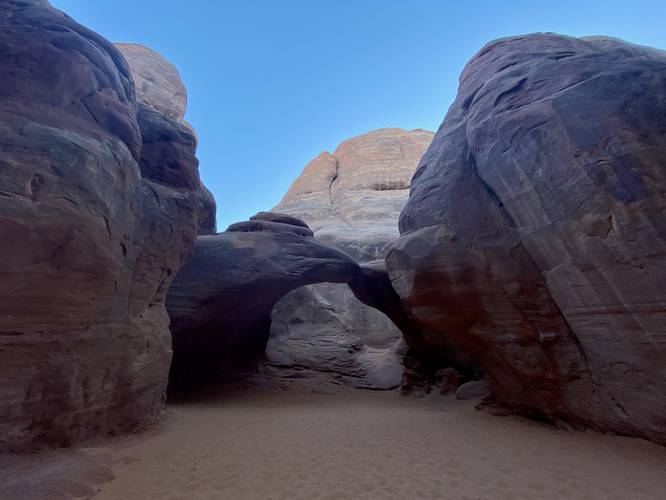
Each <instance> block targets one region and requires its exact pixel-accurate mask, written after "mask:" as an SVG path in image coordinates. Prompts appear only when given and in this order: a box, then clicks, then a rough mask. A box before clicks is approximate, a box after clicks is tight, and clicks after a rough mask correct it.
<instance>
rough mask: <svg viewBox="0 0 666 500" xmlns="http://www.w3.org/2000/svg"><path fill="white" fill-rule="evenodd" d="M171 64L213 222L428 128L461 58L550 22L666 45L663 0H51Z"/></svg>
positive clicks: (250, 210)
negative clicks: (344, 156)
mask: <svg viewBox="0 0 666 500" xmlns="http://www.w3.org/2000/svg"><path fill="white" fill-rule="evenodd" d="M51 3H52V4H53V5H54V6H56V7H58V8H60V9H62V10H64V11H66V12H67V13H68V14H70V15H71V16H73V17H74V18H75V19H77V20H78V21H79V22H81V23H83V24H85V25H87V26H88V27H90V28H92V29H94V30H95V31H97V32H99V33H100V34H102V35H104V36H105V37H106V38H108V39H110V40H112V41H123V42H137V43H141V44H144V45H147V46H149V47H151V48H153V49H155V50H157V51H159V52H161V53H162V54H164V55H165V56H166V57H167V58H168V59H169V60H171V61H172V62H173V63H174V64H175V65H176V66H177V67H178V69H179V70H180V73H181V76H182V77H183V80H184V81H185V83H186V85H187V88H188V92H189V107H188V112H187V119H188V120H189V121H190V122H191V123H192V124H193V125H194V126H195V128H196V129H197V132H198V134H199V136H200V141H201V142H200V145H199V152H198V156H199V159H200V161H201V166H200V169H201V175H202V178H203V180H204V182H205V183H206V184H207V185H208V187H209V188H210V189H211V191H213V193H214V194H215V197H216V199H217V202H218V206H219V208H218V229H220V230H222V229H224V228H225V227H226V226H227V225H229V224H230V223H232V222H235V221H238V220H243V219H246V218H247V217H248V216H250V215H252V214H254V213H255V212H257V211H259V210H266V209H270V208H271V207H272V206H274V205H275V204H276V203H277V202H278V201H279V200H280V198H281V197H282V195H283V194H284V192H285V191H286V190H287V188H288V187H289V185H290V183H291V182H292V180H293V179H294V178H295V177H296V176H297V175H298V174H299V173H300V171H301V169H302V168H303V166H304V165H305V164H306V163H307V162H308V161H309V160H310V159H311V158H313V157H314V156H316V155H317V154H318V153H319V152H321V151H323V150H329V151H332V150H333V149H334V148H335V147H336V145H337V144H338V143H339V142H341V141H342V140H344V139H347V138H349V137H352V136H354V135H357V134H360V133H363V132H366V131H369V130H373V129H377V128H382V127H402V128H407V129H412V128H425V129H430V130H436V128H437V127H438V126H439V123H440V122H441V120H442V118H443V117H444V114H445V112H446V109H447V108H448V106H449V104H450V103H451V102H452V100H453V98H454V97H455V93H456V89H457V83H458V75H459V74H460V71H461V69H462V68H463V66H464V64H465V62H466V61H467V60H468V59H469V58H470V57H471V56H472V55H474V53H475V52H476V51H477V50H478V49H479V48H481V46H482V45H483V44H485V43H486V42H487V41H489V40H492V39H494V38H498V37H503V36H509V35H517V34H524V33H530V32H534V31H554V32H558V33H564V34H568V35H573V36H583V35H597V34H603V35H611V36H616V37H620V38H623V39H625V40H627V41H631V42H634V43H640V44H645V45H652V46H655V47H658V48H666V25H665V24H664V22H665V21H666V1H664V0H645V1H641V0H635V1H631V0H626V1H615V0H598V1H585V0H577V1H569V0H561V1H549V2H546V1H539V0H519V1H507V0H504V1H484V0H475V1H465V0H456V1H448V0H402V1H398V0H335V1H334V0H262V1H259V0H236V1H229V0H190V1H189V2H185V1H183V0H94V1H93V0H52V1H51Z"/></svg>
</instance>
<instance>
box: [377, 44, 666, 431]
mask: <svg viewBox="0 0 666 500" xmlns="http://www.w3.org/2000/svg"><path fill="white" fill-rule="evenodd" d="M665 162H666V56H665V54H664V53H663V52H661V51H656V50H652V49H649V48H644V47H638V46H634V45H630V44H627V43H624V42H621V41H617V40H612V39H605V38H593V39H575V38H569V37H564V36H558V35H552V34H536V35H528V36H523V37H516V38H508V39H502V40H498V41H495V42H492V43H490V44H488V45H487V46H486V47H484V48H483V49H482V50H481V51H480V52H479V53H478V54H477V55H476V56H475V57H474V58H473V59H472V60H471V61H470V62H469V63H468V65H467V66H466V68H465V70H464V72H463V74H462V76H461V78H460V89H459V93H458V96H457V98H456V101H455V102H454V104H453V105H452V107H451V108H450V110H449V112H448V114H447V115H446V118H445V120H444V123H443V124H442V126H441V128H440V129H439V131H438V132H437V135H436V136H435V138H434V140H433V143H432V145H431V146H430V148H429V149H428V151H427V152H426V154H425V155H424V157H423V159H422V160H421V164H420V165H419V168H418V170H417V172H416V174H415V176H414V178H413V180H412V188H411V196H410V198H409V201H408V203H407V205H406V207H405V209H404V210H403V212H402V215H401V218H400V231H401V237H400V239H399V240H398V242H397V243H396V245H395V247H394V248H393V249H392V250H391V251H390V253H389V255H388V257H387V267H388V271H389V274H390V276H391V279H392V282H393V285H394V287H395V289H396V291H397V292H398V294H399V295H400V297H401V298H402V301H403V304H404V306H405V307H406V308H407V310H408V314H410V315H411V316H412V317H413V318H415V319H417V320H418V322H419V324H420V325H421V326H422V327H423V329H424V331H425V332H428V333H427V335H426V336H425V337H424V341H425V342H426V343H432V344H436V343H437V342H439V339H440V338H443V337H447V338H449V339H451V340H453V341H454V342H455V343H456V344H457V345H458V346H459V347H460V348H462V349H464V350H465V351H467V352H469V353H471V354H473V355H474V357H475V358H476V359H477V360H478V361H479V363H480V364H481V365H482V367H483V368H484V369H485V370H486V373H487V376H488V382H489V384H490V389H491V391H492V393H493V394H494V396H495V397H496V398H497V399H498V400H499V401H500V402H502V403H503V404H505V405H507V406H510V407H512V408H514V409H517V410H519V411H522V412H524V413H527V414H532V415H536V416H540V417H543V418H547V419H549V420H554V421H557V420H564V421H569V422H573V423H579V424H584V425H588V426H592V427H595V428H597V429H601V430H607V431H614V432H619V433H623V434H630V435H637V436H642V437H645V438H648V439H653V440H656V441H659V442H666V363H665V362H664V361H666V356H665V351H664V345H665V342H666V329H665V328H664V325H666V287H664V281H665V280H666V243H665V238H666V215H665V214H666V196H665V194H666V168H665V166H666V163H665Z"/></svg>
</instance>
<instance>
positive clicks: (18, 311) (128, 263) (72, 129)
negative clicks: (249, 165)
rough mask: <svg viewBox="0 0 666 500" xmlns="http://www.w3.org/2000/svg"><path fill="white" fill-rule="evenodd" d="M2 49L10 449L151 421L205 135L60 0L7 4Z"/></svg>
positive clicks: (1, 445)
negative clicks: (154, 102)
mask: <svg viewBox="0 0 666 500" xmlns="http://www.w3.org/2000/svg"><path fill="white" fill-rule="evenodd" d="M0 47H1V50H2V57H0V73H1V74H2V78H1V79H0V96H2V99H0V150H1V151H2V157H1V158H0V162H1V164H2V165H1V167H0V283H1V284H2V286H0V449H1V450H6V449H11V450H24V449H29V448H35V447H38V446H42V445H56V446H59V445H67V444H70V443H73V442H76V441H79V440H81V439H85V438H88V437H92V436H95V435H100V434H107V433H110V432H118V431H125V430H130V429H135V428H137V427H139V426H141V425H142V424H144V423H146V422H148V421H150V420H151V419H152V418H153V417H154V416H155V415H156V414H158V413H159V412H160V411H161V409H162V404H163V400H164V393H165V388H166V383H167V376H168V371H169V364H170V361H171V339H170V334H169V328H168V325H169V318H168V316H167V313H166V310H165V308H164V300H165V296H166V292H167V289H168V288H169V285H170V283H171V280H172V279H173V277H174V276H175V274H176V272H177V270H178V269H179V267H180V266H181V265H182V264H183V262H185V261H186V260H187V259H188V258H189V256H190V253H191V251H192V249H193V246H194V240H195V237H196V231H197V221H198V219H199V218H200V216H199V210H200V207H201V206H202V203H203V201H202V200H203V196H204V193H203V192H202V191H201V190H200V182H199V175H198V170H197V160H196V157H195V156H194V150H195V145H196V141H195V138H194V136H193V134H192V133H191V132H190V131H188V129H187V128H185V127H184V126H182V125H181V124H179V123H177V122H176V121H174V120H172V119H171V118H169V117H167V116H165V115H163V114H161V113H157V112H156V111H154V110H152V109H150V108H148V107H145V106H143V105H141V104H139V103H138V102H137V100H136V97H135V89H134V84H133V80H132V76H131V74H130V68H129V66H128V65H127V63H126V61H125V59H124V58H123V56H122V55H121V53H120V52H119V51H118V50H117V49H116V48H115V47H114V46H113V45H112V44H111V43H109V42H108V41H106V40H105V39H104V38H102V37H101V36H99V35H97V34H96V33H94V32H92V31H90V30H88V29H87V28H85V27H83V26H81V25H79V24H77V23H76V22H75V21H73V20H72V19H71V18H69V17H67V16H65V15H63V14H62V13H60V12H59V11H57V10H55V9H53V8H51V7H50V6H49V5H48V2H45V1H36V0H33V1H20V2H19V1H2V2H0ZM158 137H159V140H158V139H156V138H158Z"/></svg>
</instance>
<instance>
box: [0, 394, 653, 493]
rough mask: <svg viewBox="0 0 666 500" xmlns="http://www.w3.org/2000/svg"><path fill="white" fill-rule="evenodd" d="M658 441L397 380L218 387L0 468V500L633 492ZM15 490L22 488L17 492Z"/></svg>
mask: <svg viewBox="0 0 666 500" xmlns="http://www.w3.org/2000/svg"><path fill="white" fill-rule="evenodd" d="M664 491H666V448H663V447H660V446H657V445H655V444H652V443H648V442H647V441H642V440H638V439H630V438H624V437H616V436H604V435H601V434H598V433H593V432H589V433H580V432H567V431H564V430H557V429H554V428H551V427H546V426H544V425H541V424H537V423H535V422H531V421H527V420H524V419H520V418H517V417H505V418H500V417H494V416H491V415H489V414H487V413H485V412H480V411H477V410H475V409H474V403H473V402H464V401H458V400H456V399H455V398H451V397H440V396H437V397H426V398H415V397H405V396H400V395H399V394H398V393H397V392H376V391H359V390H346V391H343V392H338V393H335V394H333V393H331V394H321V393H319V394H316V393H312V392H306V391H304V390H303V389H302V388H299V387H298V386H294V385H292V386H290V387H289V388H287V387H286V386H283V388H282V389H277V388H272V389H257V388H254V389H249V388H248V387H247V386H245V387H243V388H239V389H237V390H235V391H230V390H228V391H226V392H220V393H219V394H217V395H215V396H210V395H209V396H208V397H206V398H202V399H199V400H196V399H195V400H190V401H187V402H179V403H172V404H170V405H168V407H167V416H166V418H164V419H163V420H162V422H161V423H160V424H159V425H158V426H157V427H156V428H154V429H152V430H150V431H149V432H147V433H145V434H141V435H138V436H130V437H124V438H120V439H118V440H117V441H115V442H112V443H110V444H103V445H100V446H92V447H88V448H85V449H80V450H75V451H61V452H59V453H57V454H56V455H55V456H53V455H47V456H44V457H43V458H42V460H40V461H33V463H32V464H31V465H28V464H27V463H26V464H23V465H21V464H18V465H14V466H13V467H11V468H9V469H6V470H5V471H4V472H2V473H0V498H51V499H58V498H88V497H90V496H91V495H94V498H96V499H110V500H116V499H124V498H143V499H150V498H163V499H173V500H176V499H215V498H233V499H237V500H243V499H248V500H250V499H258V498H261V499H271V498H276V499H277V498H290V499H303V500H311V499H393V498H395V499H417V498H418V499H434V498H437V499H451V500H454V499H455V500H472V499H479V498H483V499H490V498H492V499H497V500H502V499H536V498H538V499H563V498H574V497H575V498H586V499H604V500H607V499H618V500H626V499H629V498H631V499H641V500H652V499H654V500H657V499H660V498H663V496H662V494H663V492H664ZM22 495H24V496H22Z"/></svg>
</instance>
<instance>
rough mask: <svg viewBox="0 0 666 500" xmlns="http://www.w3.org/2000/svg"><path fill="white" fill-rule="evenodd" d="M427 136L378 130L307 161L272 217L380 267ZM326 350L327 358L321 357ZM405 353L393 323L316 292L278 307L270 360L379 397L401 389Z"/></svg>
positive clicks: (351, 300) (339, 290)
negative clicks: (379, 392)
mask: <svg viewBox="0 0 666 500" xmlns="http://www.w3.org/2000/svg"><path fill="white" fill-rule="evenodd" d="M432 136H433V134H432V133H431V132H427V131H424V130H412V131H406V130H402V129H381V130H376V131H373V132H370V133H367V134H364V135H361V136H358V137H355V138H352V139H350V140H348V141H345V142H343V143H342V144H341V145H340V146H339V147H338V148H337V149H336V150H335V152H334V153H332V154H331V153H322V154H321V155H319V156H318V157H317V158H315V159H314V160H312V161H311V162H310V163H309V164H308V165H307V166H306V167H305V169H304V170H303V172H302V174H301V175H300V176H299V177H298V179H296V181H294V183H293V184H292V186H291V187H290V188H289V191H288V192H287V194H286V195H285V196H284V198H283V199H282V201H281V202H280V204H279V205H278V206H277V207H276V208H275V210H277V211H279V212H283V213H287V214H291V215H294V216H296V217H300V218H302V219H303V220H304V221H305V222H307V223H308V225H309V226H310V227H311V228H312V229H313V230H314V232H315V235H316V237H317V239H320V240H321V241H324V242H326V243H329V244H332V245H334V246H336V247H338V248H340V249H342V250H344V251H345V252H346V253H348V254H349V255H351V256H353V257H354V258H355V259H357V260H358V261H360V262H370V261H375V260H377V259H382V260H383V258H384V255H385V253H386V249H387V247H388V246H389V245H390V244H391V242H392V241H393V240H395V239H396V238H397V237H398V217H399V214H400V210H401V209H402V207H403V206H404V204H405V202H406V201H407V197H408V194H409V181H410V178H411V176H412V175H413V173H414V170H415V169H416V166H417V165H418V161H419V159H420V157H421V155H422V154H423V152H424V151H425V149H426V148H427V146H428V144H430V141H431V139H432ZM387 284H388V286H389V287H390V282H389V281H388V280H387ZM306 318H311V319H312V320H313V327H312V328H310V329H307V328H305V327H304V325H303V324H304V321H305V319H306ZM326 318H328V319H326ZM323 345H325V346H328V347H327V348H328V349H329V350H330V353H329V354H328V355H326V356H324V355H322V348H323V347H322V346H323ZM350 346H353V347H350ZM403 351H404V344H403V342H402V335H401V333H400V330H399V329H398V328H397V327H396V326H395V325H394V324H393V322H392V321H391V319H389V318H388V317H387V316H385V315H384V314H382V313H381V312H379V311H378V310H375V309H373V308H371V307H367V306H365V305H363V304H362V303H360V302H359V301H358V300H356V298H355V297H354V294H353V293H352V292H351V290H350V289H349V288H348V287H345V286H342V285H331V284H319V285H313V286H310V287H307V289H305V290H296V291H294V292H292V293H291V294H290V295H288V296H286V297H285V298H284V299H282V300H281V301H280V303H279V304H278V307H276V309H275V311H274V313H273V333H272V336H271V340H270V342H269V343H268V348H267V359H268V361H269V362H270V363H273V364H276V365H279V366H281V367H282V368H283V369H284V370H286V369H287V367H289V366H296V367H297V369H298V370H300V371H303V370H302V369H303V368H306V369H309V370H313V371H315V372H323V373H326V374H329V375H331V376H332V377H333V378H335V379H336V380H338V381H342V382H343V383H345V384H347V385H354V386H360V387H372V388H378V389H380V388H388V387H395V386H397V385H399V383H400V379H401V373H402V365H401V361H400V360H401V353H402V352H403ZM285 353H289V355H285ZM368 356H370V357H372V359H373V360H374V359H379V360H381V361H380V365H381V369H379V368H373V369H369V368H368V365H367V362H366V361H367V358H368ZM286 372H287V373H288V370H287V371H286Z"/></svg>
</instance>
